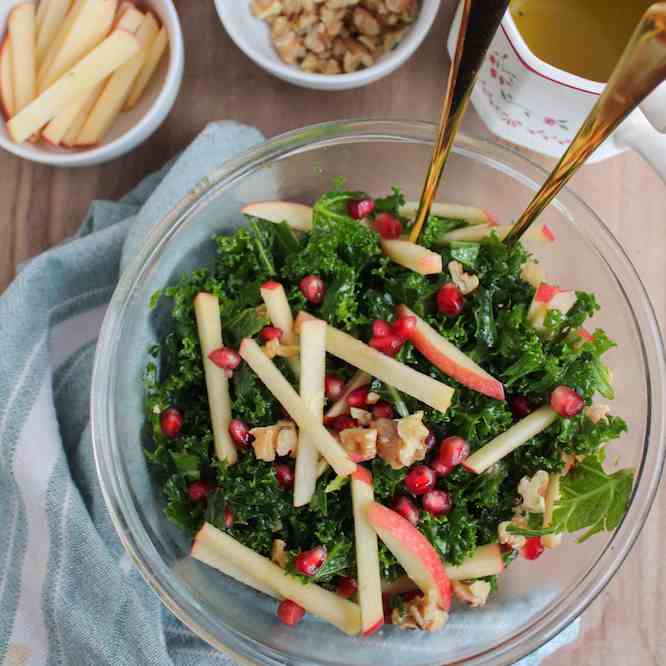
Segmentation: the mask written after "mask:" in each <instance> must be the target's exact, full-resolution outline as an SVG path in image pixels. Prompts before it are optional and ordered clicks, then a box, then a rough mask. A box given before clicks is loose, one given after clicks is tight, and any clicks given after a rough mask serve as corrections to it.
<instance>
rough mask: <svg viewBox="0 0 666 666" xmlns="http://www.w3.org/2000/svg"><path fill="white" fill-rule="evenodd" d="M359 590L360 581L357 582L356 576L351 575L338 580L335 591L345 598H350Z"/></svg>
mask: <svg viewBox="0 0 666 666" xmlns="http://www.w3.org/2000/svg"><path fill="white" fill-rule="evenodd" d="M357 590H358V583H357V582H356V578H352V577H351V576H342V578H340V579H339V580H338V584H337V586H336V588H335V591H336V592H337V593H338V594H339V595H340V596H341V597H342V598H343V599H349V598H350V597H353V596H354V595H355V594H356V592H357Z"/></svg>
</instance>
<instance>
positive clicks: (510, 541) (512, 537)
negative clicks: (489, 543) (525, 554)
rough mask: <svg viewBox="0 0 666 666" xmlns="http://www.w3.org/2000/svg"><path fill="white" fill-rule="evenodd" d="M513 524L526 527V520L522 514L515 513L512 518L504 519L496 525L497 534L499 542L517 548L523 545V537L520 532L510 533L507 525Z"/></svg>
mask: <svg viewBox="0 0 666 666" xmlns="http://www.w3.org/2000/svg"><path fill="white" fill-rule="evenodd" d="M511 524H514V525H516V526H517V527H527V521H526V520H525V518H524V517H523V516H520V515H515V516H514V517H513V519H512V520H505V521H503V522H501V523H500V524H499V525H498V526H497V536H498V539H499V542H500V543H501V544H505V545H507V546H511V548H513V549H514V550H518V549H519V548H522V547H523V546H524V545H525V541H526V539H525V537H524V536H522V535H521V534H512V533H511V532H509V531H508V529H507V528H508V527H509V525H511Z"/></svg>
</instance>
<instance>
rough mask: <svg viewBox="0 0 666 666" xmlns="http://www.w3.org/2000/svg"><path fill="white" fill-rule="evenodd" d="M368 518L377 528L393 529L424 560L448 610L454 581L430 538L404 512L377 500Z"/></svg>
mask: <svg viewBox="0 0 666 666" xmlns="http://www.w3.org/2000/svg"><path fill="white" fill-rule="evenodd" d="M368 521H369V522H370V524H371V525H372V526H373V527H375V528H376V529H380V530H384V531H386V532H388V533H390V534H391V535H392V536H393V538H395V539H396V540H397V541H399V542H400V543H401V544H402V546H403V547H404V549H405V551H408V552H409V553H410V555H411V556H412V557H414V558H415V559H417V560H419V561H420V563H421V565H422V568H423V569H424V570H425V571H427V572H428V574H429V576H430V578H431V580H432V583H433V586H434V587H435V588H436V589H437V592H438V605H439V606H440V608H442V610H445V611H448V610H449V608H450V607H451V581H450V580H449V577H448V576H447V575H446V570H445V569H444V564H443V563H442V560H441V559H440V558H439V555H437V552H436V551H435V549H434V548H433V546H432V544H431V543H430V541H428V539H426V537H425V536H424V535H423V534H421V532H419V531H418V530H417V529H416V528H415V527H414V526H413V525H412V524H411V523H410V522H409V521H408V520H406V519H405V518H403V517H402V516H401V515H400V514H398V513H396V512H395V511H392V510H391V509H389V508H387V507H385V506H383V505H382V504H378V503H377V502H373V503H372V504H371V505H370V508H369V509H368Z"/></svg>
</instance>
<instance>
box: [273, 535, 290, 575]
mask: <svg viewBox="0 0 666 666" xmlns="http://www.w3.org/2000/svg"><path fill="white" fill-rule="evenodd" d="M271 561H273V562H275V564H277V565H278V566H279V567H280V569H284V568H285V567H286V566H287V561H288V558H287V543H286V541H283V540H282V539H273V547H272V548H271Z"/></svg>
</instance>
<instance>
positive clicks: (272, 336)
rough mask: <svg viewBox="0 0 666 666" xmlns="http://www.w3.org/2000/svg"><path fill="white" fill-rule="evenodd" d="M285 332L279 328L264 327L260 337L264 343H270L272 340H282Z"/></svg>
mask: <svg viewBox="0 0 666 666" xmlns="http://www.w3.org/2000/svg"><path fill="white" fill-rule="evenodd" d="M283 335H284V331H283V330H282V329H281V328H278V327H277V326H264V327H263V328H262V329H261V331H259V336H260V337H261V339H262V340H263V341H264V342H270V341H271V340H282V336H283Z"/></svg>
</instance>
